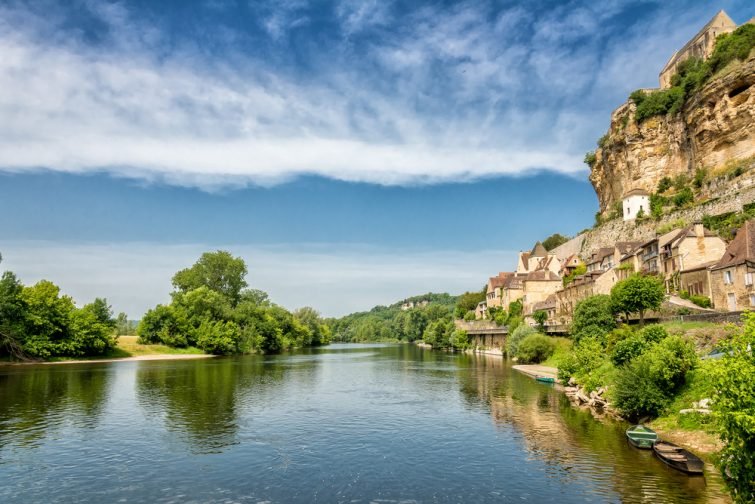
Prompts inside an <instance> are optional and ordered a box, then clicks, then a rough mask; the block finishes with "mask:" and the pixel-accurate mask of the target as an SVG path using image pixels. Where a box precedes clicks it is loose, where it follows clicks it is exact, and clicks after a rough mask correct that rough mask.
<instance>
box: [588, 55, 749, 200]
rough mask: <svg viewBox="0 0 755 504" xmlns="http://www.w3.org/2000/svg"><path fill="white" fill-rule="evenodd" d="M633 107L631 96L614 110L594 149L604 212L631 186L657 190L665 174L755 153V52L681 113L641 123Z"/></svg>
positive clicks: (597, 187) (594, 172) (595, 176)
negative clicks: (605, 132)
mask: <svg viewBox="0 0 755 504" xmlns="http://www.w3.org/2000/svg"><path fill="white" fill-rule="evenodd" d="M635 108H636V107H635V105H634V103H632V102H631V101H630V102H627V103H625V104H624V105H622V106H621V107H619V108H618V109H616V110H615V111H614V112H613V114H612V115H611V126H610V128H609V131H608V134H607V136H606V137H604V141H602V142H601V143H602V146H601V147H600V148H598V150H597V151H596V152H595V163H594V164H593V166H592V170H591V173H590V181H591V182H592V184H593V187H594V188H595V192H596V193H597V195H598V201H599V203H600V210H601V212H607V211H609V210H611V209H612V208H613V207H614V205H615V203H616V202H618V201H621V198H622V196H623V195H624V194H625V193H626V192H628V191H629V190H631V189H635V188H640V189H644V190H646V191H648V192H650V193H652V192H655V190H656V188H657V187H658V182H659V181H660V180H661V179H662V178H663V177H666V176H668V177H672V178H673V177H674V176H676V175H679V174H686V175H688V176H690V178H691V177H692V176H694V173H695V170H696V169H697V168H706V169H708V170H711V171H713V170H714V169H715V168H717V167H719V166H721V165H723V164H725V163H726V162H727V161H730V160H733V159H744V158H749V157H752V156H755V54H753V53H751V54H750V58H749V59H748V60H746V61H744V62H738V63H735V64H731V65H730V66H729V67H727V68H725V69H724V70H723V71H722V72H721V73H720V74H719V75H716V76H715V77H714V78H713V79H712V80H710V81H709V82H708V83H707V84H706V85H705V86H703V88H702V89H701V90H700V91H699V92H697V93H696V94H695V95H694V96H692V97H691V98H690V99H688V100H687V103H686V104H685V106H684V108H683V110H682V111H681V112H680V113H679V114H676V115H673V116H672V115H669V116H656V117H653V118H650V119H646V120H645V121H643V122H642V123H640V124H637V122H636V121H635V120H634V114H635Z"/></svg>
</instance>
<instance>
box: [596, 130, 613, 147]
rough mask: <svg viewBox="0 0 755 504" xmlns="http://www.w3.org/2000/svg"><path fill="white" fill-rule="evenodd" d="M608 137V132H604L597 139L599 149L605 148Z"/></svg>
mask: <svg viewBox="0 0 755 504" xmlns="http://www.w3.org/2000/svg"><path fill="white" fill-rule="evenodd" d="M610 139H611V137H610V136H609V135H608V133H606V134H605V135H603V136H602V137H600V138H599V139H598V147H600V148H601V149H605V148H606V146H607V145H608V142H609V141H610Z"/></svg>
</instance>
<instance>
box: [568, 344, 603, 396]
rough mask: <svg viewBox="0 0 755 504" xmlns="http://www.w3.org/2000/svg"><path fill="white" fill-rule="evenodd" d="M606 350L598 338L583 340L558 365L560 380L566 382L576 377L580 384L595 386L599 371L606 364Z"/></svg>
mask: <svg viewBox="0 0 755 504" xmlns="http://www.w3.org/2000/svg"><path fill="white" fill-rule="evenodd" d="M605 355H606V353H605V348H604V346H603V345H602V344H601V342H600V341H598V340H597V339H596V338H588V337H586V338H583V339H581V340H580V341H579V342H578V343H577V344H576V345H575V346H574V347H573V351H572V353H570V354H568V355H566V356H565V357H564V358H563V359H562V360H561V361H560V362H559V363H558V378H559V379H560V380H562V381H564V382H566V381H568V380H569V378H572V377H574V379H575V380H577V382H578V383H580V384H582V385H585V383H586V382H588V381H589V382H590V383H591V384H593V385H594V384H595V383H596V382H597V381H598V380H596V378H597V377H598V375H599V372H598V370H599V369H600V368H601V367H602V366H603V365H604V364H605V363H606V357H605Z"/></svg>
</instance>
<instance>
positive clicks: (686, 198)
mask: <svg viewBox="0 0 755 504" xmlns="http://www.w3.org/2000/svg"><path fill="white" fill-rule="evenodd" d="M694 199H695V195H694V194H692V189H690V188H689V187H685V188H684V189H682V190H681V191H679V192H678V193H676V194H675V195H674V197H673V198H672V201H673V202H674V206H675V207H676V208H681V207H683V206H684V205H686V204H687V203H691V202H692V200H694Z"/></svg>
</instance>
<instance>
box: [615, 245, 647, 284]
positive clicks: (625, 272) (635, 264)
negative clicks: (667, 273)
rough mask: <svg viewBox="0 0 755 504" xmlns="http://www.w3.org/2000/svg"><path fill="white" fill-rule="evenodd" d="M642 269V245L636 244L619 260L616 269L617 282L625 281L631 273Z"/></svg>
mask: <svg viewBox="0 0 755 504" xmlns="http://www.w3.org/2000/svg"><path fill="white" fill-rule="evenodd" d="M641 269H642V244H638V245H636V246H635V247H633V248H630V249H628V250H627V252H626V253H625V254H624V255H622V256H621V258H620V259H619V266H618V268H616V274H617V277H618V279H619V280H625V279H626V278H628V277H629V275H631V274H632V273H635V272H637V271H640V270H641Z"/></svg>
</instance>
